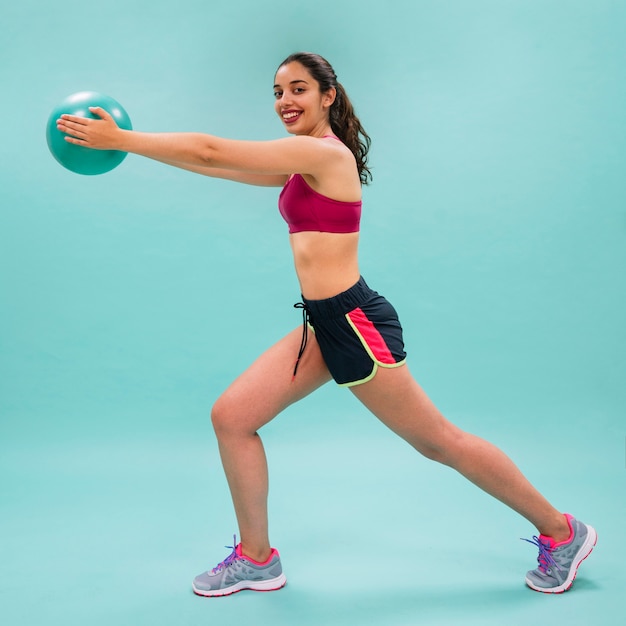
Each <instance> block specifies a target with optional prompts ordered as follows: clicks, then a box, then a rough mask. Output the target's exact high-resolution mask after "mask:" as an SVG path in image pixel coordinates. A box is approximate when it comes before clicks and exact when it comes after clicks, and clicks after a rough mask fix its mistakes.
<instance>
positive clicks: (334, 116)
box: [278, 52, 372, 185]
mask: <svg viewBox="0 0 626 626" xmlns="http://www.w3.org/2000/svg"><path fill="white" fill-rule="evenodd" d="M294 62H296V63H300V64H301V65H303V66H304V67H305V68H306V69H307V70H308V71H309V73H310V74H311V76H312V77H313V78H314V79H315V80H316V81H317V82H318V83H319V86H320V91H321V92H322V93H326V92H327V91H328V90H329V89H331V88H332V87H334V88H335V90H336V91H337V96H336V97H335V101H334V102H333V104H332V105H331V107H330V127H331V128H332V130H333V132H334V133H335V135H337V137H339V139H341V141H343V143H345V144H346V146H348V148H349V149H350V151H351V152H352V154H354V158H355V159H356V164H357V168H358V170H359V177H360V179H361V184H363V185H367V184H368V182H370V181H371V180H372V173H371V172H370V170H369V168H368V166H367V153H368V151H369V149H370V145H371V143H372V140H371V139H370V137H369V135H368V134H367V133H366V132H365V130H364V129H363V126H361V122H360V121H359V118H358V117H357V116H356V114H355V112H354V107H353V106H352V103H351V102H350V99H349V98H348V95H347V94H346V90H345V89H344V87H343V85H342V84H341V83H340V82H338V81H337V74H335V70H333V68H332V66H331V64H330V63H329V62H328V61H327V60H326V59H325V58H324V57H322V56H320V55H319V54H314V53H313V52H295V53H294V54H290V55H289V56H288V57H287V58H286V59H285V60H284V61H283V62H282V63H281V64H280V65H279V66H278V69H280V68H281V67H283V66H284V65H287V64H289V63H294Z"/></svg>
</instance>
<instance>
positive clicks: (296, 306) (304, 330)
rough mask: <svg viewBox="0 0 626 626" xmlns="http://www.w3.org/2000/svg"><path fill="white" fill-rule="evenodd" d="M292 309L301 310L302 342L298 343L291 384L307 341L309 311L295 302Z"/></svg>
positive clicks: (300, 303)
mask: <svg viewBox="0 0 626 626" xmlns="http://www.w3.org/2000/svg"><path fill="white" fill-rule="evenodd" d="M293 308H294V309H302V341H301V342H300V350H298V358H297V359H296V364H295V366H294V368H293V377H292V378H291V381H292V382H293V381H294V380H295V378H296V373H297V371H298V365H299V364H300V359H301V358H302V355H303V354H304V349H305V348H306V344H307V341H308V339H309V309H308V307H307V305H306V304H305V303H304V302H297V303H296V304H294V305H293Z"/></svg>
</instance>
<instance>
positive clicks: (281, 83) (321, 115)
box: [274, 61, 336, 137]
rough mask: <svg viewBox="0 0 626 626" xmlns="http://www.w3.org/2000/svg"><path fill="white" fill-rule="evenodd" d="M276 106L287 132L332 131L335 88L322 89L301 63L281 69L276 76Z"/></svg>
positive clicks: (318, 134) (327, 132) (325, 132)
mask: <svg viewBox="0 0 626 626" xmlns="http://www.w3.org/2000/svg"><path fill="white" fill-rule="evenodd" d="M274 83H275V84H274V97H275V98H276V102H275V104H274V108H275V110H276V113H278V116H279V117H280V119H281V120H282V121H283V124H284V125H285V128H286V129H287V132H289V133H291V134H293V135H312V136H314V137H322V136H323V135H325V134H331V133H332V131H331V130H330V122H329V111H330V106H331V105H332V103H333V102H334V101H335V96H336V91H335V89H334V88H331V89H330V90H329V91H327V92H326V93H321V92H320V86H319V83H318V82H317V81H316V80H315V79H314V78H313V77H312V76H311V74H310V73H309V71H308V70H307V69H306V68H305V67H304V66H303V65H302V64H300V63H298V62H295V61H294V62H292V63H288V64H287V65H283V66H281V67H279V68H278V71H277V72H276V77H275V79H274Z"/></svg>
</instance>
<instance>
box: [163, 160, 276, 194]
mask: <svg viewBox="0 0 626 626" xmlns="http://www.w3.org/2000/svg"><path fill="white" fill-rule="evenodd" d="M154 160H156V161H159V162H160V163H165V165H171V166H172V167H178V168H180V169H183V170H187V171H188V172H194V173H195V174H201V175H202V176H209V177H211V178H222V179H225V180H232V181H234V182H237V183H245V184H247V185H257V186H259V187H282V186H284V184H285V183H286V182H287V178H288V176H286V175H284V174H276V175H271V174H249V173H247V172H238V171H237V170H227V169H220V168H217V167H208V166H205V165H191V164H189V163H177V162H176V161H168V160H166V159H154Z"/></svg>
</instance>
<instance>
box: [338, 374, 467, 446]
mask: <svg viewBox="0 0 626 626" xmlns="http://www.w3.org/2000/svg"><path fill="white" fill-rule="evenodd" d="M350 389H351V391H352V392H353V393H354V395H355V396H356V397H357V398H358V399H359V400H360V401H361V402H362V403H363V404H364V405H365V406H366V407H367V408H368V409H369V410H370V411H371V412H372V413H374V415H376V417H378V418H379V419H380V420H381V421H382V422H383V423H384V424H385V425H386V426H388V427H389V428H390V429H391V430H392V431H393V432H395V433H396V434H398V435H400V436H401V437H402V438H403V439H405V440H406V441H408V442H409V443H410V444H411V445H412V446H414V447H415V448H416V449H417V450H419V451H420V452H422V453H423V454H425V455H427V456H429V457H431V458H437V457H439V455H440V453H441V452H442V450H443V449H445V448H446V447H448V446H449V445H450V444H451V443H453V442H454V441H456V440H457V439H458V437H459V436H460V435H461V431H460V430H459V429H458V428H457V427H456V426H454V425H453V424H451V423H450V422H449V421H448V420H447V419H446V418H445V417H444V416H443V415H442V414H441V413H440V412H439V410H438V409H437V407H436V406H435V405H434V404H433V402H432V401H431V400H430V398H429V397H428V396H427V395H426V393H425V392H424V390H423V389H422V388H421V387H420V386H419V384H418V383H417V382H416V380H415V379H414V378H413V376H412V375H411V373H410V371H409V369H408V366H407V365H403V366H401V367H397V368H391V369H386V368H382V367H379V368H378V371H377V373H376V375H375V376H374V378H373V379H372V380H370V381H369V382H367V383H364V384H362V385H356V386H354V387H351V388H350Z"/></svg>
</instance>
